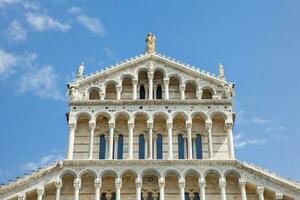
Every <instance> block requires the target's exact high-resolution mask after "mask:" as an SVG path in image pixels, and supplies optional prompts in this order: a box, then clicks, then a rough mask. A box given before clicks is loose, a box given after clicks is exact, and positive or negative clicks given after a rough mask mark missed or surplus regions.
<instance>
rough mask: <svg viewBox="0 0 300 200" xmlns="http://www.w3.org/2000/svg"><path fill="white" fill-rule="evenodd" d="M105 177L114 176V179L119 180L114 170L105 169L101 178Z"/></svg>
mask: <svg viewBox="0 0 300 200" xmlns="http://www.w3.org/2000/svg"><path fill="white" fill-rule="evenodd" d="M105 175H112V176H113V177H115V178H118V173H117V172H116V171H114V170H112V169H104V170H102V171H101V172H100V177H101V178H102V177H103V176H105Z"/></svg>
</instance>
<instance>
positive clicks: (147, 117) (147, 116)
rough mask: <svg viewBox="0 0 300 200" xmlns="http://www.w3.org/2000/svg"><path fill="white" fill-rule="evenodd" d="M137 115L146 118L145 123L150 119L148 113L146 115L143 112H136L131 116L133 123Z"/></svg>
mask: <svg viewBox="0 0 300 200" xmlns="http://www.w3.org/2000/svg"><path fill="white" fill-rule="evenodd" d="M139 115H141V116H144V117H146V119H147V121H148V120H149V119H150V116H149V114H148V113H146V112H144V111H138V112H136V113H134V114H133V116H132V119H133V121H134V120H135V118H136V117H137V116H139Z"/></svg>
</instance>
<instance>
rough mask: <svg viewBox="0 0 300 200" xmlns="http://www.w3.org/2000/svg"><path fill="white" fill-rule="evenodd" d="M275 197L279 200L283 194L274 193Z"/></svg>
mask: <svg viewBox="0 0 300 200" xmlns="http://www.w3.org/2000/svg"><path fill="white" fill-rule="evenodd" d="M275 199H276V200H281V199H283V194H282V193H277V192H276V193H275Z"/></svg>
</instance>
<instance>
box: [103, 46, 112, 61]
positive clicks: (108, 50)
mask: <svg viewBox="0 0 300 200" xmlns="http://www.w3.org/2000/svg"><path fill="white" fill-rule="evenodd" d="M104 51H105V53H106V54H107V56H108V57H109V58H113V57H114V52H113V51H112V50H111V49H110V48H107V47H106V48H104Z"/></svg>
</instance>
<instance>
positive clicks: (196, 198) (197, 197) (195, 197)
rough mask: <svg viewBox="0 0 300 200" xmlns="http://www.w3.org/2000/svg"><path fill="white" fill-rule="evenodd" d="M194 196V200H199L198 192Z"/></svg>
mask: <svg viewBox="0 0 300 200" xmlns="http://www.w3.org/2000/svg"><path fill="white" fill-rule="evenodd" d="M194 195H195V196H194V200H200V196H199V193H198V192H195V193H194Z"/></svg>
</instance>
